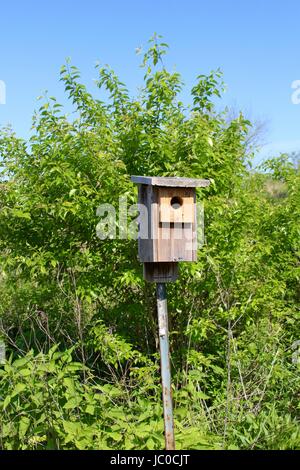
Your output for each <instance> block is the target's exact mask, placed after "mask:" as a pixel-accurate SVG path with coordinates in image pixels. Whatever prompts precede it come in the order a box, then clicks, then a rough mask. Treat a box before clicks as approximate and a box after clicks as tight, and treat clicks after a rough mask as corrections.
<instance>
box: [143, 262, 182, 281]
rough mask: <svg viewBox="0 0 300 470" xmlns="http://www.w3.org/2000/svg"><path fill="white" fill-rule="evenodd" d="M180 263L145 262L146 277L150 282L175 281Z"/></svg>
mask: <svg viewBox="0 0 300 470" xmlns="http://www.w3.org/2000/svg"><path fill="white" fill-rule="evenodd" d="M177 278H178V263H144V279H145V280H146V281H148V282H174V281H176V279H177Z"/></svg>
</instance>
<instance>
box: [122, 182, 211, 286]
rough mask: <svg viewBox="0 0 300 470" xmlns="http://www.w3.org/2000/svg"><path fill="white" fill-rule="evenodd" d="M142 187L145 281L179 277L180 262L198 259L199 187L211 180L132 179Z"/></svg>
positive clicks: (140, 247)
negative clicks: (197, 194)
mask: <svg viewBox="0 0 300 470" xmlns="http://www.w3.org/2000/svg"><path fill="white" fill-rule="evenodd" d="M131 181H133V182H134V183H137V184H138V185H139V193H138V204H139V212H140V216H139V238H138V253H139V259H140V261H141V262H143V263H144V275H145V279H146V280H148V281H152V282H167V281H173V280H175V279H176V278H177V272H178V262H179V261H196V259H197V210H196V190H195V188H196V187H206V186H208V185H209V183H210V182H209V180H203V179H193V178H178V177H158V176H155V177H147V176H132V177H131Z"/></svg>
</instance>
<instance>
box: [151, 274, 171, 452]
mask: <svg viewBox="0 0 300 470" xmlns="http://www.w3.org/2000/svg"><path fill="white" fill-rule="evenodd" d="M156 298H157V313H158V328H159V347H160V364H161V382H162V397H163V408H164V424H165V442H166V450H175V437H174V420H173V404H172V390H171V369H170V352H169V330H168V309H167V292H166V285H165V284H164V283H162V282H158V283H157V284H156Z"/></svg>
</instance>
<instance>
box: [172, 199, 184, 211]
mask: <svg viewBox="0 0 300 470" xmlns="http://www.w3.org/2000/svg"><path fill="white" fill-rule="evenodd" d="M182 204H183V200H182V197H179V196H174V197H172V199H171V206H172V209H179V208H180V207H181V206H182Z"/></svg>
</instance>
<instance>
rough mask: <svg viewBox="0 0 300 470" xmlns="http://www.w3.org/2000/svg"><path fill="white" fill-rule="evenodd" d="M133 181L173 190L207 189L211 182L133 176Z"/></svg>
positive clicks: (195, 179)
mask: <svg viewBox="0 0 300 470" xmlns="http://www.w3.org/2000/svg"><path fill="white" fill-rule="evenodd" d="M130 179H131V181H132V182H133V183H137V184H146V185H149V186H165V187H172V188H206V187H207V186H209V185H210V181H209V180H206V179H197V178H179V177H177V176H168V177H164V176H135V175H133V176H131V177H130Z"/></svg>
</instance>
